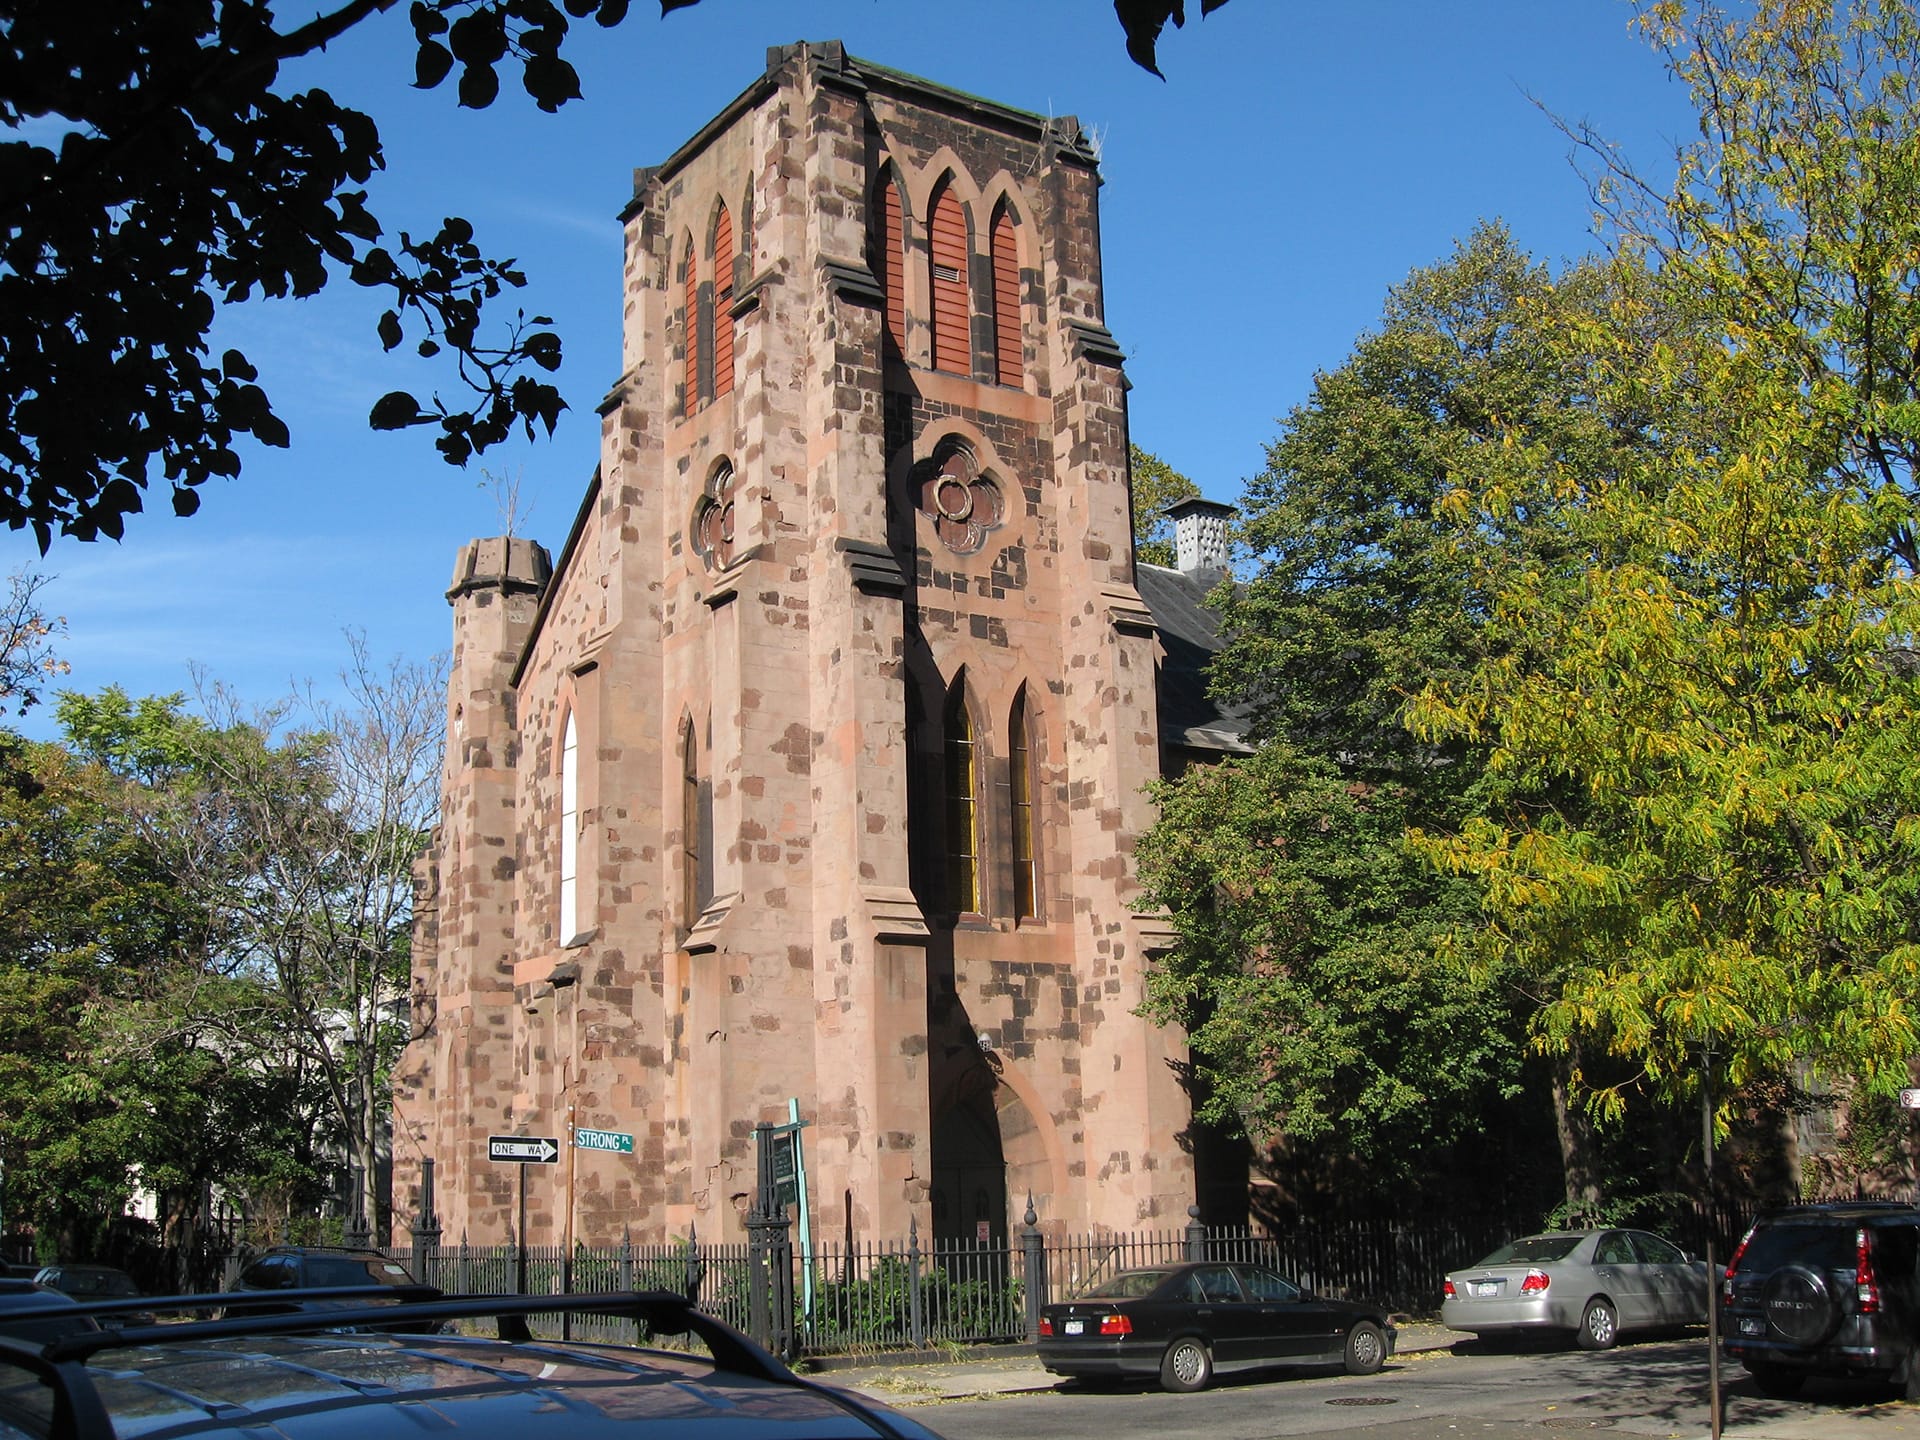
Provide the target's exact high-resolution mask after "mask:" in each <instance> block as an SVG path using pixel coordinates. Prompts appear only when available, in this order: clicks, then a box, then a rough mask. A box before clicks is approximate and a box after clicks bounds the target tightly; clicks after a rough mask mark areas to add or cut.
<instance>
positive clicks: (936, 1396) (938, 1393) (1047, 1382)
mask: <svg viewBox="0 0 1920 1440" xmlns="http://www.w3.org/2000/svg"><path fill="white" fill-rule="evenodd" d="M1468 1338H1469V1337H1467V1336H1465V1335H1462V1334H1461V1333H1460V1332H1459V1331H1458V1330H1449V1329H1447V1327H1446V1326H1444V1325H1424V1324H1415V1325H1402V1326H1401V1327H1400V1334H1399V1336H1398V1338H1397V1340H1396V1342H1395V1344H1394V1354H1395V1355H1412V1354H1417V1353H1419V1352H1421V1351H1428V1350H1448V1349H1451V1348H1452V1347H1453V1342H1454V1341H1456V1340H1465V1339H1468ZM807 1373H809V1374H811V1375H812V1377H813V1378H814V1379H816V1380H823V1381H825V1382H826V1383H827V1384H829V1385H837V1386H839V1387H840V1388H841V1389H843V1390H857V1391H859V1392H860V1393H861V1394H862V1395H868V1396H871V1397H872V1398H873V1399H875V1400H881V1401H885V1402H886V1403H887V1404H889V1405H895V1406H907V1405H926V1404H933V1403H936V1402H938V1401H941V1400H969V1399H974V1398H977V1397H979V1396H983V1395H1017V1394H1020V1393H1021V1392H1023V1391H1029V1390H1051V1389H1053V1388H1054V1387H1055V1386H1057V1385H1059V1384H1061V1383H1062V1382H1061V1379H1060V1377H1059V1376H1058V1375H1049V1374H1048V1373H1047V1372H1046V1371H1045V1370H1044V1369H1042V1368H1041V1366H1040V1362H1039V1360H1038V1359H1036V1358H1035V1357H1034V1353H1033V1347H1032V1346H1031V1345H1009V1346H1006V1347H1005V1348H1004V1349H996V1350H994V1351H993V1352H991V1353H984V1352H982V1351H980V1350H971V1351H968V1352H967V1354H966V1356H965V1357H964V1358H962V1359H957V1360H956V1359H949V1358H948V1357H946V1356H944V1355H942V1354H941V1353H940V1352H938V1351H924V1352H921V1353H918V1354H914V1355H906V1356H901V1355H895V1356H887V1357H885V1358H883V1359H871V1360H840V1359H832V1360H826V1361H816V1362H814V1367H813V1368H811V1369H809V1370H808V1371H807ZM1916 1440H1920V1437H1916Z"/></svg>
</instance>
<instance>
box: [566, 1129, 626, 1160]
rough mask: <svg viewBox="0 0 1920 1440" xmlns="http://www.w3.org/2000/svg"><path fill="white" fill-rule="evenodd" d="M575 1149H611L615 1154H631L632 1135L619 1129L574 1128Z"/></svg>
mask: <svg viewBox="0 0 1920 1440" xmlns="http://www.w3.org/2000/svg"><path fill="white" fill-rule="evenodd" d="M573 1145H574V1148H575V1149H576V1150H611V1151H613V1152H614V1153H615V1154H617V1155H631V1154H633V1136H631V1135H628V1134H625V1133H623V1132H622V1131H619V1130H575V1131H574V1132H573Z"/></svg>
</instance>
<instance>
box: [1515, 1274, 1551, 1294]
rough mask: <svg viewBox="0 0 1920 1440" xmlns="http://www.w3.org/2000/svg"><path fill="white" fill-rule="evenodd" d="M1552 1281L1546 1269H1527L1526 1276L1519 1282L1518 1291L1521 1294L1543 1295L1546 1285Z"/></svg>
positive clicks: (1545, 1291)
mask: <svg viewBox="0 0 1920 1440" xmlns="http://www.w3.org/2000/svg"><path fill="white" fill-rule="evenodd" d="M1552 1283H1553V1281H1552V1279H1551V1278H1549V1276H1548V1275H1547V1272H1546V1271H1544V1270H1529V1271H1527V1278H1526V1279H1524V1280H1522V1281H1521V1282H1520V1293H1521V1294H1522V1295H1544V1294H1546V1293H1547V1286H1549V1285H1551V1284H1552Z"/></svg>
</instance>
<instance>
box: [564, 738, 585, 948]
mask: <svg viewBox="0 0 1920 1440" xmlns="http://www.w3.org/2000/svg"><path fill="white" fill-rule="evenodd" d="M559 898H560V943H561V944H562V945H571V944H572V943H573V942H574V941H575V940H577V939H578V938H579V936H580V929H581V926H580V731H579V727H578V725H577V724H576V723H575V721H574V716H573V712H572V711H571V710H569V711H568V712H567V723H566V727H565V729H564V730H563V731H562V733H561V741H560V897H559Z"/></svg>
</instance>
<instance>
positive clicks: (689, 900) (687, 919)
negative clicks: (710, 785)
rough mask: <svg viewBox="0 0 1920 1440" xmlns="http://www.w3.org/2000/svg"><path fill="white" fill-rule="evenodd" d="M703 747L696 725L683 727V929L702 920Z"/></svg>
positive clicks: (681, 916)
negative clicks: (701, 818)
mask: <svg viewBox="0 0 1920 1440" xmlns="http://www.w3.org/2000/svg"><path fill="white" fill-rule="evenodd" d="M701 840H702V835H701V827H700V743H699V741H698V740H697V739H695V738H694V733H693V721H692V720H691V719H689V720H688V721H687V722H686V723H685V724H684V725H682V726H681V727H680V927H681V928H682V929H683V930H691V929H692V928H693V922H694V921H696V920H698V919H699V918H700V909H701V903H702V897H701V894H700V844H701Z"/></svg>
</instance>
